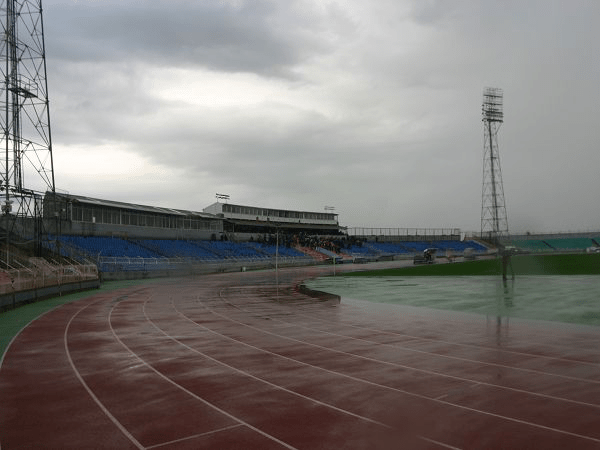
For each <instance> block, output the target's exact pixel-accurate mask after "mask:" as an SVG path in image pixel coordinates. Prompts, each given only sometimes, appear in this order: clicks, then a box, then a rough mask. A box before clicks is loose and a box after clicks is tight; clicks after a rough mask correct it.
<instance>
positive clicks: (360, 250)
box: [344, 240, 487, 257]
mask: <svg viewBox="0 0 600 450" xmlns="http://www.w3.org/2000/svg"><path fill="white" fill-rule="evenodd" d="M427 248H437V249H438V250H443V251H445V250H452V251H454V252H460V253H462V252H464V251H465V250H466V249H467V248H472V249H474V250H475V251H477V252H485V251H486V250H487V248H486V247H484V246H483V245H481V244H479V243H478V242H475V241H450V240H448V241H404V242H401V243H391V242H365V243H363V245H362V246H357V245H353V246H352V247H351V248H349V249H346V250H344V253H347V254H349V255H352V256H365V257H368V256H382V255H401V254H406V253H410V254H413V253H420V252H422V251H423V250H425V249H427Z"/></svg>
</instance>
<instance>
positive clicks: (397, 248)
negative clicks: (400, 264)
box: [367, 242, 412, 255]
mask: <svg viewBox="0 0 600 450" xmlns="http://www.w3.org/2000/svg"><path fill="white" fill-rule="evenodd" d="M367 245H368V246H369V247H371V248H372V249H373V250H375V251H376V252H377V253H379V254H380V255H400V254H402V253H411V252H412V250H411V249H410V248H408V247H407V246H406V245H404V244H392V243H389V242H372V243H369V244H367Z"/></svg>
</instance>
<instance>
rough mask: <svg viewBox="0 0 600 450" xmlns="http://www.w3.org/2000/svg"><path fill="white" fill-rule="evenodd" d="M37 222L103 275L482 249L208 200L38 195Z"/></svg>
mask: <svg viewBox="0 0 600 450" xmlns="http://www.w3.org/2000/svg"><path fill="white" fill-rule="evenodd" d="M31 228H32V227H31V226H30V227H29V229H31ZM43 228H44V230H45V236H46V237H47V239H46V240H45V241H44V249H45V250H46V251H48V252H52V254H54V255H57V257H60V258H63V259H65V261H69V262H72V263H73V264H80V265H82V266H86V267H87V266H89V264H90V263H91V264H93V265H94V266H95V267H96V268H97V270H99V271H100V273H101V274H104V276H108V277H109V278H111V277H116V278H118V277H119V274H127V277H130V276H149V275H150V276H163V275H165V276H166V275H170V274H173V273H184V272H185V273H190V271H191V272H192V273H200V272H203V271H215V270H240V268H242V269H243V268H244V267H274V266H275V264H276V259H277V262H279V263H280V264H288V265H300V264H320V263H327V262H332V261H335V262H336V263H347V262H362V261H380V260H393V259H410V258H412V257H413V256H414V255H416V254H419V253H422V252H423V251H424V250H425V249H427V248H436V249H438V250H439V252H438V255H439V256H441V257H444V256H447V257H449V258H451V257H455V256H460V255H462V254H465V253H466V251H467V250H468V251H469V253H470V254H471V255H472V254H477V253H479V254H483V253H487V252H489V251H490V247H491V246H490V245H488V244H486V243H485V242H484V241H481V240H477V239H476V238H475V237H473V238H465V236H464V234H463V233H461V231H460V229H456V228H349V229H345V228H344V227H341V226H340V224H339V221H338V215H337V214H335V213H332V212H331V211H325V212H314V211H297V210H287V209H269V208H261V207H255V206H245V205H237V204H229V203H219V202H217V203H214V204H212V205H210V206H208V207H206V208H204V209H203V210H202V211H201V212H200V211H188V210H180V209H174V208H166V207H155V206H147V205H139V204H133V203H124V202H119V201H112V200H104V199H97V198H92V197H85V196H80V195H72V194H64V193H51V192H47V193H46V194H45V196H44V201H43ZM27 229H28V228H27V227H23V230H27ZM598 234H599V233H595V234H594V233H592V234H588V235H571V234H569V235H560V234H559V235H535V236H533V235H524V236H513V239H512V241H511V243H510V244H511V245H514V246H515V247H517V248H519V249H521V250H523V251H527V252H557V251H585V250H586V249H588V248H590V247H600V245H599V244H598V238H597V237H595V236H597V235H598ZM28 264H29V266H28V267H33V263H28ZM136 273H137V274H138V275H135V274H136ZM109 275H110V276H109ZM5 278H6V277H5Z"/></svg>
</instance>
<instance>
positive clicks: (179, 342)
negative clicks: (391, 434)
mask: <svg viewBox="0 0 600 450" xmlns="http://www.w3.org/2000/svg"><path fill="white" fill-rule="evenodd" d="M171 304H172V305H173V309H175V311H177V308H176V307H175V304H174V303H173V300H172V299H171ZM143 312H144V317H146V320H147V321H148V322H149V323H150V324H151V325H152V326H153V327H154V328H156V329H157V330H158V331H159V332H160V333H162V334H164V335H165V336H166V337H168V338H169V339H171V340H173V341H175V342H177V343H178V344H179V345H181V346H183V347H185V348H187V349H188V350H191V351H192V352H194V353H197V354H199V355H202V356H203V357H205V358H207V359H210V360H211V361H213V362H215V363H217V364H220V365H222V366H224V367H227V368H228V369H230V370H233V371H234V372H237V373H240V374H242V375H243V376H246V377H249V378H252V379H254V380H256V381H259V382H261V383H264V384H266V385H268V386H271V387H272V388H275V389H278V390H281V391H284V392H287V393H289V394H292V395H295V396H298V397H300V398H303V399H305V400H308V401H310V402H313V403H316V404H318V405H321V406H325V407H327V408H331V409H334V410H336V411H339V412H341V413H344V414H348V415H350V416H352V417H356V418H358V419H361V420H365V421H367V422H370V423H374V424H376V425H381V426H383V427H386V428H390V426H389V425H386V424H384V423H381V422H378V421H377V420H373V419H369V418H368V417H364V416H361V415H359V414H355V413H353V412H350V411H347V410H345V409H342V408H338V407H337V406H334V405H330V404H328V403H324V402H322V401H320V400H316V399H314V398H312V397H307V396H306V395H303V394H300V393H298V392H295V391H292V390H290V389H287V388H285V387H283V386H280V385H278V384H274V383H271V382H270V381H267V380H265V379H264V378H260V377H257V376H256V375H252V374H251V373H249V372H246V371H244V370H241V369H238V368H237V367H234V366H231V365H229V364H227V363H225V362H223V361H220V360H218V359H216V358H213V357H212V356H209V355H207V354H206V353H203V352H201V351H200V350H197V349H195V348H193V347H190V346H189V345H187V344H185V343H183V342H181V341H179V340H177V339H175V338H173V337H172V336H171V335H169V334H168V333H166V332H165V331H164V330H162V329H161V328H159V327H158V326H157V325H156V324H155V323H154V322H153V321H152V319H150V318H149V317H148V314H146V304H145V303H144V307H143ZM177 312H178V313H179V311H177ZM180 314H181V313H180ZM194 324H195V325H198V324H197V323H196V322H194ZM206 329H207V330H208V331H212V330H210V329H208V328H206Z"/></svg>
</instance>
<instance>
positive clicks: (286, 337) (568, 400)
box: [203, 305, 600, 409]
mask: <svg viewBox="0 0 600 450" xmlns="http://www.w3.org/2000/svg"><path fill="white" fill-rule="evenodd" d="M203 306H204V305H203ZM204 307H206V306H204ZM236 308H237V307H236ZM237 309H240V311H244V310H243V309H241V308H237ZM211 312H212V311H211ZM213 313H214V314H218V313H216V312H213ZM249 314H250V313H249ZM222 317H226V316H222ZM227 318H228V319H231V318H230V317H229V316H227ZM272 320H274V321H279V322H283V323H285V324H288V325H290V326H291V327H296V326H297V327H299V328H306V329H309V330H313V331H320V330H318V329H315V328H310V327H305V326H302V325H295V324H294V323H292V322H287V321H284V320H281V319H276V318H273V319H272ZM240 323H243V322H240ZM243 324H244V325H245V326H246V327H249V328H252V329H255V330H258V331H260V332H262V333H267V334H271V335H273V336H277V337H282V338H284V339H289V340H291V341H294V342H299V343H302V344H305V345H309V346H312V347H316V348H319V349H322V350H327V351H331V352H334V353H341V354H343V355H348V356H353V357H356V358H360V359H363V360H366V361H371V362H376V363H380V364H384V365H388V366H393V367H399V368H401V369H407V370H412V371H415V372H421V373H425V374H427V375H436V376H440V377H444V378H450V379H453V380H458V381H464V382H468V383H475V384H480V385H482V386H488V387H492V388H496V389H502V390H508V391H512V392H517V393H519V394H526V395H531V396H535V397H541V398H547V399H551V400H557V401H564V402H567V403H573V404H576V405H580V406H588V407H591V408H597V409H600V405H598V404H596V403H588V402H583V401H579V400H571V399H567V398H563V397H556V396H554V395H550V394H543V393H539V392H533V391H526V390H524V389H518V388H514V387H510V386H503V385H498V384H494V383H488V382H485V381H479V380H473V379H471V378H464V377H459V376H456V375H449V374H446V373H443V372H436V371H432V370H427V369H419V368H416V367H413V366H407V365H404V364H399V363H395V362H391V361H385V360H381V359H376V358H371V357H368V356H363V355H357V354H355V353H350V352H345V351H343V350H336V349H334V348H331V347H325V346H323V345H318V344H313V343H310V342H306V341H303V340H301V339H296V338H292V337H289V336H285V335H283V334H277V333H272V332H270V331H266V330H264V329H262V328H257V327H254V326H252V325H248V324H246V323H243ZM322 333H326V334H332V335H334V336H338V337H344V338H348V339H356V340H363V339H359V338H352V337H348V336H343V335H338V334H335V333H329V332H326V331H322ZM367 342H372V343H375V344H377V345H386V344H382V343H377V342H374V341H368V340H367ZM427 354H428V355H431V354H429V353H427ZM433 356H435V354H433ZM472 362H473V363H476V362H475V361H472ZM508 368H511V367H510V366H508ZM513 369H514V368H513ZM545 375H547V376H552V375H551V374H545ZM578 381H583V380H578Z"/></svg>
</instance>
